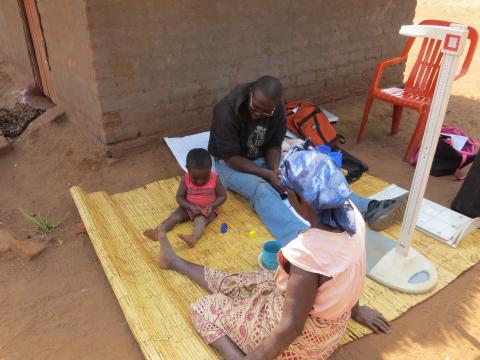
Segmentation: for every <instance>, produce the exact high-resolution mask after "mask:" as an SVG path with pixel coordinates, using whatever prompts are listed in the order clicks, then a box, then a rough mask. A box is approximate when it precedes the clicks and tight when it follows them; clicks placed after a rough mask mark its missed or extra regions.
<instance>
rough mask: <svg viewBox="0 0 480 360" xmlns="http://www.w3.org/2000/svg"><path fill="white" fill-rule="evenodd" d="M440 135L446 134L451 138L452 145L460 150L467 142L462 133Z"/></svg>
mask: <svg viewBox="0 0 480 360" xmlns="http://www.w3.org/2000/svg"><path fill="white" fill-rule="evenodd" d="M440 135H443V136H447V137H449V138H451V139H452V147H453V148H454V149H455V150H457V151H461V150H462V149H463V147H464V146H465V144H466V143H467V140H468V137H467V136H463V135H455V134H444V133H440Z"/></svg>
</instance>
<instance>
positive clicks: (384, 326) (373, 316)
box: [352, 301, 392, 334]
mask: <svg viewBox="0 0 480 360" xmlns="http://www.w3.org/2000/svg"><path fill="white" fill-rule="evenodd" d="M352 319H353V320H355V321H356V322H358V323H359V324H362V325H364V326H366V327H368V328H369V329H371V330H373V332H374V333H375V334H381V333H383V334H390V333H391V332H392V330H391V329H390V323H389V322H388V320H387V319H385V318H384V317H383V315H382V314H380V313H379V312H378V311H376V310H374V309H372V308H370V307H368V306H360V305H359V303H358V301H357V303H356V304H355V306H354V307H353V308H352Z"/></svg>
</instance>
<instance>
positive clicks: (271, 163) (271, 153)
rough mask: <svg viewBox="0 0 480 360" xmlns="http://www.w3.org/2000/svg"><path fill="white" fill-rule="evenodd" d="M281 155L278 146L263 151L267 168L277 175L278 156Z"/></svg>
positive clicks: (280, 149)
mask: <svg viewBox="0 0 480 360" xmlns="http://www.w3.org/2000/svg"><path fill="white" fill-rule="evenodd" d="M281 155H282V148H281V147H280V146H273V147H269V148H267V150H265V159H266V160H267V164H268V167H269V168H270V169H271V170H273V171H275V172H276V173H277V174H278V169H279V167H280V156H281Z"/></svg>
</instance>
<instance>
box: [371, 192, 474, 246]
mask: <svg viewBox="0 0 480 360" xmlns="http://www.w3.org/2000/svg"><path fill="white" fill-rule="evenodd" d="M406 192H407V190H405V189H402V188H401V187H399V186H397V185H395V184H392V185H390V186H388V187H387V188H385V189H383V190H382V191H380V192H378V193H376V194H374V195H372V196H370V198H371V199H376V200H385V199H392V198H395V197H397V196H400V195H402V194H405V193H406ZM416 226H417V228H418V229H419V230H420V231H422V232H424V233H426V234H428V235H430V236H432V237H433V238H435V239H437V240H440V241H441V242H443V243H445V244H447V245H449V246H451V247H457V246H458V244H459V242H460V241H461V240H462V239H463V238H464V237H465V236H466V235H468V234H469V233H470V232H472V231H473V230H475V229H476V228H478V227H480V219H479V218H475V219H472V218H470V217H468V216H465V215H462V214H460V213H458V212H456V211H453V210H452V209H449V208H446V207H445V206H442V205H440V204H437V203H435V202H433V201H430V200H428V199H423V200H422V205H421V207H420V213H419V215H418V219H417V224H416Z"/></svg>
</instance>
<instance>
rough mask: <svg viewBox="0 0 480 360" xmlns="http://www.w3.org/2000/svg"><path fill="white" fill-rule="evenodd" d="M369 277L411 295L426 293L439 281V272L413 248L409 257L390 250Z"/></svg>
mask: <svg viewBox="0 0 480 360" xmlns="http://www.w3.org/2000/svg"><path fill="white" fill-rule="evenodd" d="M368 276H369V277H370V278H372V279H373V280H375V281H377V282H379V283H381V284H383V285H385V286H387V287H389V288H391V289H394V290H398V291H401V292H405V293H410V294H423V293H426V292H428V291H430V290H432V289H433V288H434V287H435V285H436V283H437V281H438V274H437V270H436V269H435V267H434V266H433V265H432V263H431V262H430V261H428V260H427V259H426V258H425V257H424V256H423V255H422V254H420V253H419V252H418V251H417V250H415V249H413V248H410V250H409V252H408V255H407V256H403V255H402V254H400V253H399V252H398V251H397V250H396V249H395V248H394V249H392V250H390V251H389V252H388V253H386V254H385V255H384V256H383V257H382V258H381V259H380V261H378V263H377V264H375V266H374V267H373V268H372V270H371V271H370V273H369V274H368ZM418 279H420V281H419V280H418ZM412 280H414V281H412Z"/></svg>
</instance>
